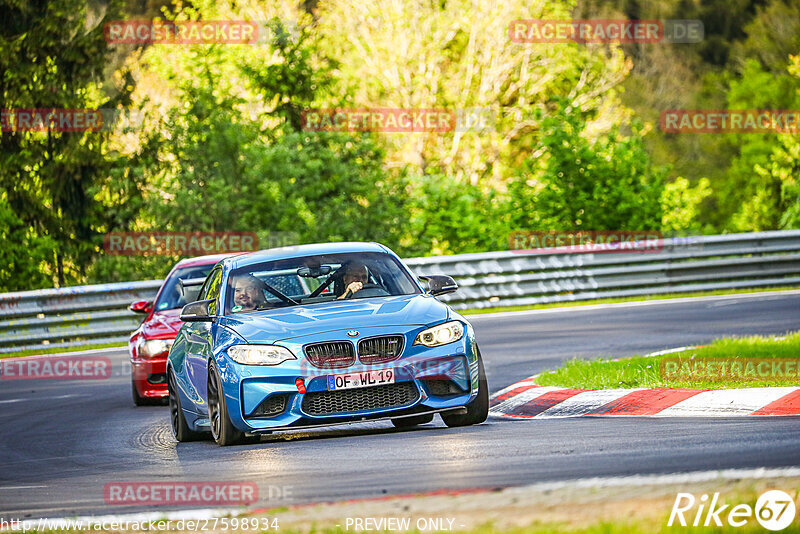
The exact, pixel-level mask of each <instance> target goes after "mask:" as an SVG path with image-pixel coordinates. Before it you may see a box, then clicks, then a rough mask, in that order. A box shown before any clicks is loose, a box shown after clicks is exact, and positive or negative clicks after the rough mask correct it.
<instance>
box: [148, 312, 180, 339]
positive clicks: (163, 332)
mask: <svg viewBox="0 0 800 534" xmlns="http://www.w3.org/2000/svg"><path fill="white" fill-rule="evenodd" d="M181 326H183V321H181V309H180V308H175V309H174V310H161V311H157V312H154V313H153V315H152V317H150V319H148V320H147V321H145V322H144V323H142V333H143V334H144V335H145V337H147V338H154V337H155V338H164V337H175V336H177V335H178V330H180V329H181Z"/></svg>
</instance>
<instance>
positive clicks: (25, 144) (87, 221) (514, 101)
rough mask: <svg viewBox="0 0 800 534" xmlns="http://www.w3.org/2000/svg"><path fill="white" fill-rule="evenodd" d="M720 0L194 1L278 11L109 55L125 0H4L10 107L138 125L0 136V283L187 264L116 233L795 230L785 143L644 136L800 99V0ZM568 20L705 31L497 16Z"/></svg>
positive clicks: (312, 238)
mask: <svg viewBox="0 0 800 534" xmlns="http://www.w3.org/2000/svg"><path fill="white" fill-rule="evenodd" d="M728 4H729V2H726V1H725V0H704V1H703V2H700V3H694V4H692V3H688V4H687V3H686V2H682V3H681V2H670V1H664V2H656V3H649V4H648V3H644V4H643V3H641V2H638V1H635V0H622V1H618V2H614V3H612V4H609V3H604V4H601V3H600V2H597V1H595V0H584V1H583V2H579V5H577V6H575V5H574V3H573V2H571V1H563V2H562V1H558V2H549V3H543V4H536V3H534V4H530V3H526V2H521V1H518V0H514V1H511V2H505V3H497V2H495V1H493V0H453V1H448V2H427V1H426V0H411V1H409V2H405V3H403V2H394V1H392V0H376V1H375V2H368V3H364V2H357V1H355V0H328V1H326V2H320V3H316V2H307V3H305V4H304V6H300V5H299V4H291V3H289V4H284V3H270V2H266V3H265V2H257V1H255V0H241V1H236V2H234V1H232V0H223V1H220V2H215V1H212V0H197V1H195V2H192V3H191V4H189V5H184V4H181V3H177V4H174V5H172V6H171V7H170V9H171V10H172V11H171V12H168V10H165V11H164V16H165V17H166V18H167V19H175V20H179V21H183V20H203V19H205V20H225V19H230V20H244V19H256V20H267V21H269V22H268V24H267V29H268V37H267V38H266V39H264V40H263V41H262V42H260V43H259V44H258V45H255V46H253V45H222V44H211V45H188V46H176V45H170V44H155V45H147V46H143V47H139V48H135V47H115V48H113V49H109V47H108V45H107V44H106V42H105V41H104V38H103V24H104V22H105V21H107V20H111V19H118V18H137V17H130V16H128V17H126V15H131V14H132V12H131V13H124V12H123V4H122V3H121V0H113V1H112V2H111V3H110V4H109V5H108V7H107V9H105V11H102V12H101V11H98V12H95V11H93V9H94V8H93V7H92V6H93V4H86V3H85V2H83V1H82V0H55V1H51V2H45V1H44V0H32V1H31V2H27V3H25V2H20V1H18V0H0V5H2V7H3V9H4V13H7V14H8V16H7V17H5V19H4V20H3V21H2V22H0V35H2V39H0V95H1V97H2V100H3V106H2V107H4V108H15V107H16V108H44V107H57V108H93V107H121V106H125V107H126V108H127V107H132V108H133V109H137V110H142V111H143V112H145V116H146V117H148V120H147V121H145V123H144V124H143V125H142V127H141V128H139V129H137V130H136V131H135V132H130V131H128V132H122V131H117V132H113V133H108V132H106V133H58V132H0V247H2V250H0V274H2V276H3V282H2V286H1V288H0V290H2V289H9V290H14V289H27V288H33V287H42V286H47V285H50V284H51V283H54V282H55V283H58V284H60V285H63V284H66V283H83V282H86V281H89V282H101V281H121V280H130V279H141V278H157V277H162V276H163V275H164V274H165V273H166V272H167V270H168V269H169V268H170V267H171V266H172V264H173V263H174V262H175V261H176V260H177V259H178V257H164V256H146V257H142V256H132V257H131V256H109V255H106V254H103V253H102V252H101V250H100V243H101V239H102V234H103V233H105V232H110V231H126V230H132V231H254V232H256V233H257V234H259V235H260V236H267V235H275V234H276V233H284V234H282V235H291V236H293V239H294V241H295V242H298V243H307V242H319V241H336V240H375V241H380V242H383V243H386V244H387V245H389V246H391V247H392V248H394V249H395V250H397V251H398V252H399V253H401V254H403V255H413V256H417V255H428V254H453V253H462V252H479V251H487V250H498V249H505V248H506V247H507V246H508V243H507V237H508V234H509V232H510V231H511V230H517V229H530V230H548V229H561V230H581V229H586V230H606V229H608V230H621V229H628V230H651V229H652V230H663V231H665V232H681V233H697V232H703V233H707V232H713V231H721V230H754V229H774V228H794V227H798V224H800V221H799V220H800V207H798V205H799V203H798V195H800V191H799V190H798V189H799V186H798V166H800V164H798V160H799V159H800V156H798V150H800V149H798V141H797V136H793V135H789V134H782V135H779V134H748V135H744V134H741V135H740V134H730V135H715V136H702V135H697V136H692V135H691V134H664V133H663V132H661V133H660V132H657V131H651V130H650V129H648V128H649V125H650V124H653V123H654V122H655V121H657V120H658V115H659V111H660V110H661V109H666V108H672V109H678V108H682V107H686V108H692V107H709V108H721V107H725V106H729V107H738V108H750V109H752V108H771V109H775V108H785V109H798V108H800V79H799V78H798V76H797V75H796V74H797V73H796V72H788V73H787V72H786V65H787V63H788V61H789V58H788V57H787V54H788V53H790V52H797V51H798V50H799V49H798V46H800V42H799V41H798V39H800V37H798V36H799V35H800V33H798V32H797V27H798V24H800V23H798V21H797V20H796V19H797V17H794V15H793V14H794V13H796V11H797V6H796V5H794V3H789V2H784V0H767V1H765V2H762V1H760V0H744V1H742V2H737V3H736V4H735V5H728ZM130 9H132V8H129V11H130ZM306 11H308V12H306ZM570 13H573V14H575V15H576V16H577V15H578V14H580V16H581V17H583V18H597V17H594V15H599V16H600V18H614V17H618V16H629V17H631V18H641V19H648V18H652V19H665V18H676V19H687V18H701V19H702V20H703V21H704V23H705V28H706V39H705V40H704V42H702V43H699V44H697V45H694V46H693V45H676V46H666V45H663V44H662V43H659V44H657V45H652V46H649V45H643V46H638V45H637V46H622V47H621V46H618V45H598V46H594V45H592V46H585V45H578V44H561V43H540V44H537V45H535V46H532V45H530V44H518V43H510V42H509V40H508V25H509V23H510V21H513V20H515V19H531V18H553V19H567V18H569V16H570ZM769 32H772V34H773V36H774V39H772V40H771V41H770V39H771V36H770V35H767V33H769ZM123 64H124V67H123ZM632 65H635V70H634V71H633V72H634V74H633V76H632V77H631V78H629V79H628V81H627V82H624V81H625V79H626V76H628V73H629V72H630V70H631V68H632ZM128 69H130V72H131V75H128V74H127V72H128ZM134 76H135V79H136V87H134V83H133V81H132V80H133V78H134ZM623 82H624V83H625V86H626V89H627V90H628V93H627V96H625V95H623V96H620V94H621V90H620V88H621V85H622V84H623ZM623 97H624V98H625V100H624V104H623V100H621V99H622V98H623ZM626 106H632V107H633V108H634V109H635V110H636V113H634V112H632V110H631V109H629V108H628V107H626ZM332 107H346V108H365V107H383V108H386V107H395V108H397V107H408V108H429V109H447V110H451V111H456V112H457V111H458V110H471V109H473V108H478V109H479V110H481V111H482V112H485V111H488V113H489V114H491V115H493V116H494V120H493V121H489V122H490V124H489V127H488V128H484V129H482V130H481V131H453V132H445V133H441V132H435V133H434V132H428V133H415V134H386V133H374V134H355V135H351V134H345V133H309V132H303V131H302V120H301V119H302V114H303V112H304V111H305V110H307V109H313V108H332ZM637 117H638V118H637ZM639 118H640V119H642V121H644V123H645V124H647V125H648V126H646V125H643V124H642V121H640V120H638V119H639ZM665 164H666V165H665ZM667 165H669V167H667ZM667 169H673V171H668V170H667ZM668 172H671V174H670V175H669V176H668Z"/></svg>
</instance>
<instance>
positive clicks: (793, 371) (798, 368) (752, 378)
mask: <svg viewBox="0 0 800 534" xmlns="http://www.w3.org/2000/svg"><path fill="white" fill-rule="evenodd" d="M660 371H661V378H662V379H664V380H687V381H706V380H733V381H741V382H758V381H764V380H783V379H787V378H788V379H797V378H800V358H794V359H792V358H691V357H689V358H681V357H677V358H664V359H662V360H661V363H660Z"/></svg>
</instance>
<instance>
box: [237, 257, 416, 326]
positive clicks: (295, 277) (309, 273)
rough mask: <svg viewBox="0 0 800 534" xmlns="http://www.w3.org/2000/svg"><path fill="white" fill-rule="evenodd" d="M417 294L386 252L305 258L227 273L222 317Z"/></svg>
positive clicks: (285, 260) (402, 270)
mask: <svg viewBox="0 0 800 534" xmlns="http://www.w3.org/2000/svg"><path fill="white" fill-rule="evenodd" d="M419 292H420V290H419V287H418V286H417V285H416V284H415V283H414V281H413V279H412V278H411V276H410V275H409V273H408V272H407V271H406V269H405V268H404V267H403V266H402V265H401V264H400V262H398V261H397V259H396V258H394V257H393V256H391V255H390V254H386V253H383V252H351V253H345V254H324V255H319V256H305V257H301V258H289V259H283V260H276V261H271V262H264V263H259V264H255V265H248V266H245V267H242V268H240V269H236V270H234V271H233V272H231V274H230V276H228V291H227V292H226V295H227V297H226V301H227V302H226V303H225V310H226V312H225V313H226V314H227V313H245V312H251V311H260V310H269V309H274V308H283V307H286V306H297V305H300V304H303V305H305V304H315V303H319V302H331V301H337V300H341V301H344V300H349V299H363V298H370V297H388V296H394V295H413V294H417V293H419Z"/></svg>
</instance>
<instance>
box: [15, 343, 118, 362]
mask: <svg viewBox="0 0 800 534" xmlns="http://www.w3.org/2000/svg"><path fill="white" fill-rule="evenodd" d="M127 346H128V345H127V343H98V344H95V345H81V346H80V347H61V348H57V347H53V348H47V349H30V350H21V351H18V352H4V353H2V354H0V359H2V358H17V357H19V356H36V355H39V354H58V353H60V352H78V351H81V350H95V349H106V348H110V347H119V348H125V347H127Z"/></svg>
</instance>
